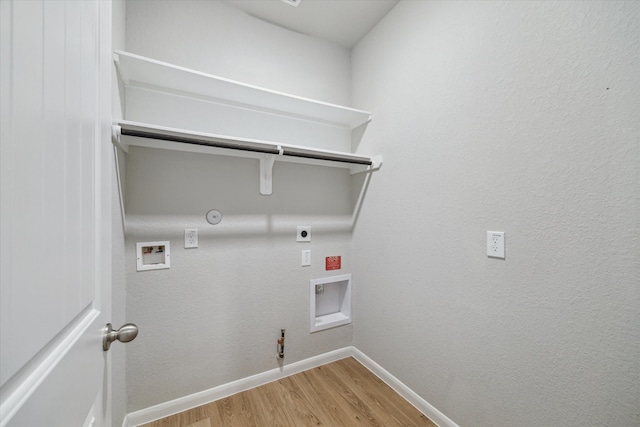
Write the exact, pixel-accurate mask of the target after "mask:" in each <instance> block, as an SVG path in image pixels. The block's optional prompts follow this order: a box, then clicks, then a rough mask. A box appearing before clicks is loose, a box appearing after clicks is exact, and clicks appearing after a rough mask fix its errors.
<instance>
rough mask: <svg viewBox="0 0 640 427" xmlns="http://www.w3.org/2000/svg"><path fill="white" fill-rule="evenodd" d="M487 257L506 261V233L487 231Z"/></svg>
mask: <svg viewBox="0 0 640 427" xmlns="http://www.w3.org/2000/svg"><path fill="white" fill-rule="evenodd" d="M487 256H489V257H491V258H502V259H504V231H487Z"/></svg>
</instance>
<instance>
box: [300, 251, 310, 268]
mask: <svg viewBox="0 0 640 427" xmlns="http://www.w3.org/2000/svg"><path fill="white" fill-rule="evenodd" d="M310 265H311V250H306V251H302V260H301V266H302V267H309V266H310Z"/></svg>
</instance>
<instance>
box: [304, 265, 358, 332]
mask: <svg viewBox="0 0 640 427" xmlns="http://www.w3.org/2000/svg"><path fill="white" fill-rule="evenodd" d="M309 300H310V319H309V321H310V324H309V330H310V331H311V332H317V331H321V330H323V329H329V328H334V327H336V326H341V325H346V324H349V323H351V274H343V275H341V276H333V277H325V278H322V279H313V280H311V281H310V283H309Z"/></svg>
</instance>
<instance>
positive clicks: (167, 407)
mask: <svg viewBox="0 0 640 427" xmlns="http://www.w3.org/2000/svg"><path fill="white" fill-rule="evenodd" d="M347 357H353V358H354V359H356V360H357V361H358V362H360V363H362V364H363V365H364V366H365V367H366V368H367V369H369V370H370V371H371V372H372V373H373V374H374V375H376V376H377V377H378V378H380V379H381V380H382V381H384V382H385V383H386V384H387V385H389V386H390V387H391V388H392V389H394V390H395V391H396V392H397V393H398V394H400V395H401V396H402V397H404V398H405V399H406V400H407V401H408V402H409V403H411V404H412V405H413V406H415V407H416V408H417V409H418V410H419V411H420V412H422V413H423V414H425V415H426V416H427V417H429V419H431V420H432V421H433V422H434V423H436V424H437V425H438V426H440V427H458V425H457V424H455V423H454V422H453V421H451V420H450V419H449V418H447V417H446V416H445V415H444V414H442V413H441V412H440V411H438V410H437V409H436V408H435V407H434V406H432V405H431V404H429V403H428V402H427V401H426V400H424V399H422V398H421V397H420V396H418V394H416V393H415V392H414V391H413V390H411V389H410V388H409V387H407V386H406V385H404V384H403V383H402V382H400V380H398V379H397V378H395V377H394V376H393V375H391V374H390V373H389V372H387V371H386V370H385V369H384V368H382V367H381V366H380V365H378V364H377V363H375V362H374V361H373V360H371V359H370V358H369V357H368V356H366V355H365V354H364V353H362V352H361V351H360V350H358V349H357V348H355V347H351V346H350V347H344V348H341V349H337V350H333V351H330V352H328V353H324V354H320V355H318V356H314V357H310V358H308V359H304V360H301V361H298V362H294V363H291V364H289V365H284V366H283V367H279V368H275V369H271V370H269V371H266V372H262V373H260V374H256V375H252V376H250V377H247V378H242V379H239V380H237V381H232V382H230V383H227V384H222V385H220V386H218V387H214V388H211V389H208V390H203V391H201V392H198V393H194V394H191V395H188V396H184V397H181V398H178V399H175V400H171V401H169V402H164V403H161V404H158V405H154V406H151V407H149V408H145V409H141V410H139V411H135V412H131V413H129V414H127V415H126V416H125V419H124V421H123V423H122V427H136V426H139V425H142V424H146V423H150V422H152V421H155V420H158V419H160V418H164V417H168V416H170V415H173V414H177V413H179V412H182V411H186V410H189V409H192V408H195V407H197V406H201V405H205V404H207V403H210V402H213V401H215V400H219V399H223V398H225V397H228V396H231V395H232V394H236V393H240V392H242V391H245V390H249V389H252V388H254V387H259V386H261V385H264V384H267V383H270V382H272V381H277V380H279V379H282V378H286V377H288V376H291V375H295V374H297V373H300V372H302V371H306V370H309V369H313V368H317V367H318V366H322V365H326V364H327V363H331V362H335V361H337V360H341V359H345V358H347Z"/></svg>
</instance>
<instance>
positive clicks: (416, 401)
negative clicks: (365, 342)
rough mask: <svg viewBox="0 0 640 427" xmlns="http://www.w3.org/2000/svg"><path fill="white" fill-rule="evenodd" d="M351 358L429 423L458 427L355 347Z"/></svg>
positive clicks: (440, 426)
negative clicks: (424, 416) (402, 398)
mask: <svg viewBox="0 0 640 427" xmlns="http://www.w3.org/2000/svg"><path fill="white" fill-rule="evenodd" d="M351 349H352V356H353V358H354V359H356V360H357V361H358V362H360V363H362V364H363V365H364V366H365V367H366V368H367V369H369V370H370V371H371V372H372V373H373V374H374V375H375V376H377V377H378V378H380V379H381V380H382V381H384V382H385V383H386V384H387V385H388V386H389V387H391V388H392V389H394V390H395V391H396V392H397V393H398V394H399V395H400V396H402V397H404V398H405V400H406V401H407V402H409V403H411V404H412V405H413V406H415V407H416V409H417V410H418V411H420V412H422V413H423V414H424V415H426V416H427V417H428V418H429V419H430V420H431V421H433V422H434V423H436V424H437V425H438V426H439V427H458V425H457V424H456V423H454V422H453V421H452V420H451V419H449V418H448V417H447V416H446V415H444V414H443V413H442V412H440V411H438V410H437V409H436V408H435V407H434V406H433V405H431V404H430V403H429V402H427V401H426V400H424V399H423V398H422V397H420V396H419V395H418V394H417V393H416V392H415V391H413V390H411V389H410V388H409V387H407V386H406V385H405V384H404V383H403V382H402V381H400V380H399V379H397V378H396V377H394V376H393V375H391V374H390V373H389V372H388V371H387V370H385V369H384V368H383V367H382V366H380V365H378V364H377V363H376V362H374V361H373V360H371V359H370V358H369V357H368V356H367V355H365V354H364V353H363V352H361V351H360V350H358V349H357V348H355V347H351Z"/></svg>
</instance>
